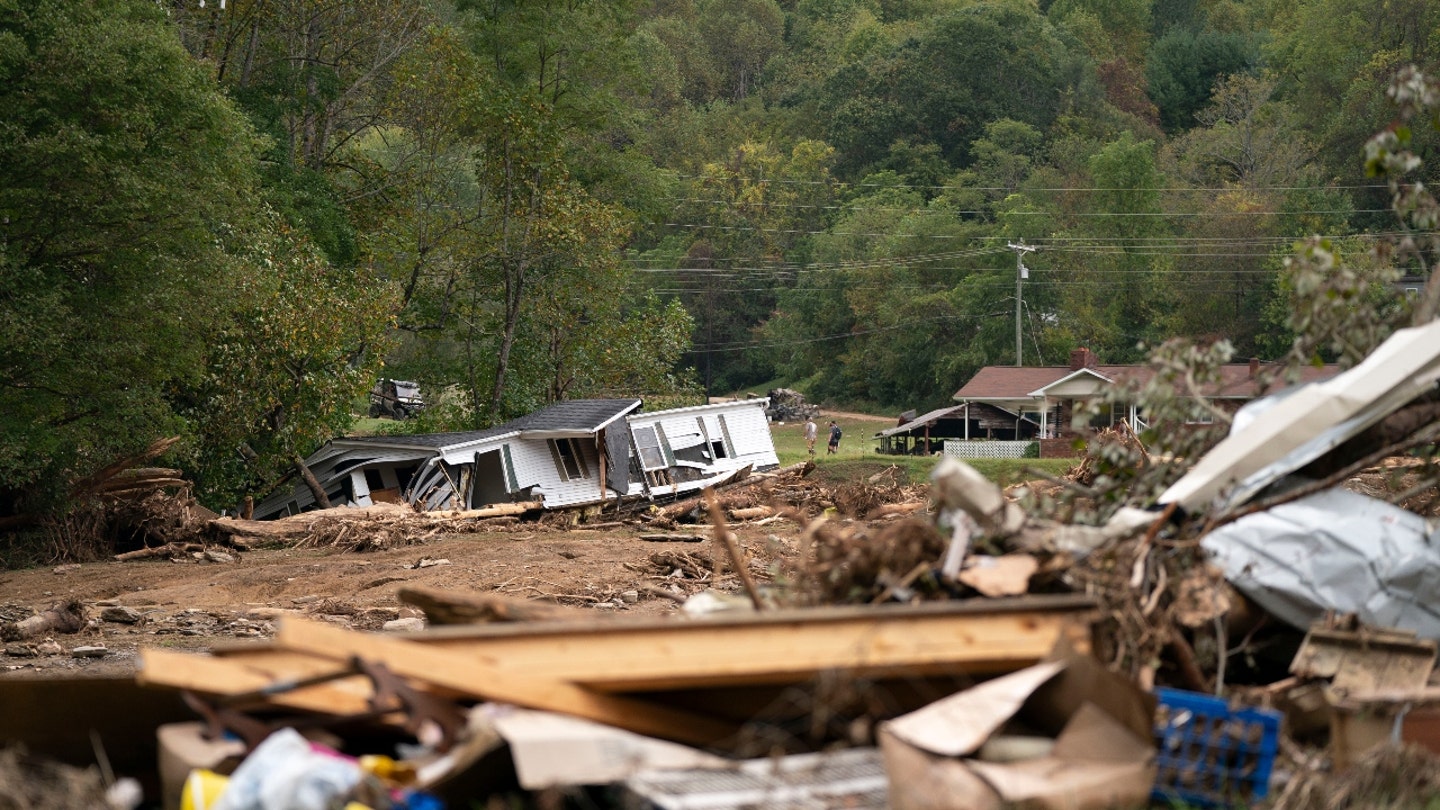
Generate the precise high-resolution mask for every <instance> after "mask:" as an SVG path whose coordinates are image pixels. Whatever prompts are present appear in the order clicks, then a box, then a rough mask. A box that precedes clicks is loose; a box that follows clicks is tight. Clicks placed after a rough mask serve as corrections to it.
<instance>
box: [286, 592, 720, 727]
mask: <svg viewBox="0 0 1440 810" xmlns="http://www.w3.org/2000/svg"><path fill="white" fill-rule="evenodd" d="M275 641H276V643H277V644H279V645H280V646H281V647H284V648H287V649H292V650H301V651H305V652H309V653H313V654H315V655H323V656H327V657H329V658H334V659H338V660H349V659H350V658H352V657H355V656H358V657H360V658H364V659H366V660H373V661H379V662H381V663H383V664H385V665H386V666H387V667H389V668H390V669H391V670H392V671H394V672H395V673H397V674H399V675H402V676H404V677H407V678H412V679H415V680H419V681H422V682H424V683H430V684H435V685H437V686H442V687H445V688H448V689H454V690H456V691H459V692H463V693H466V694H469V695H472V696H474V697H476V698H479V699H481V700H493V701H499V702H503V703H513V704H515V705H518V706H525V707H528V708H534V709H546V710H549V711H555V712H561V713H564V714H570V715H574V716H576V717H583V718H586V719H588V720H595V721H597V722H601V723H606V724H608V725H612V726H615V727H617V728H623V729H628V730H630V731H634V732H637V733H640V734H648V735H650V736H653V737H661V738H664V739H670V740H678V741H681V742H686V743H691V744H694V745H711V744H713V743H715V742H717V741H719V740H722V739H725V738H727V737H729V736H731V735H732V734H734V732H735V730H736V728H735V726H733V725H731V724H729V723H723V722H720V721H718V720H714V719H712V718H709V717H705V716H703V715H698V714H694V713H692V712H686V711H681V710H678V709H671V708H668V707H665V706H658V705H655V704H652V703H647V702H645V701H641V700H636V699H633V698H627V697H620V696H616V695H606V694H602V693H599V692H595V691H592V690H589V689H585V688H583V687H579V686H576V685H574V684H572V683H569V682H567V681H565V680H560V679H555V678H547V677H541V676H537V675H535V674H534V673H530V672H526V671H524V670H516V669H505V668H501V667H497V666H494V665H493V664H491V663H489V662H486V661H483V660H480V659H477V658H476V657H473V656H469V655H466V654H464V653H463V652H456V651H453V650H446V649H443V648H439V647H435V646H432V645H425V644H420V643H417V642H415V641H408V640H405V639H402V638H398V637H394V636H382V635H377V634H373V633H357V632H353V631H349V630H341V629H339V628H337V627H332V626H329V625H325V624H320V623H317V622H312V621H305V620H302V619H294V618H289V619H285V620H283V621H282V622H281V623H280V630H279V632H278V633H277V634H276V636H275ZM572 672H574V670H572Z"/></svg>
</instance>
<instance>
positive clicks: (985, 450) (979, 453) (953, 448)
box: [945, 439, 1034, 458]
mask: <svg viewBox="0 0 1440 810" xmlns="http://www.w3.org/2000/svg"><path fill="white" fill-rule="evenodd" d="M1031 444H1034V442H998V441H974V442H967V441H964V440H963V439H946V440H945V455H947V456H950V457H952V458H1024V457H1025V449H1026V448H1028V447H1029V446H1030V445H1031Z"/></svg>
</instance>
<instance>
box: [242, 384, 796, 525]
mask: <svg viewBox="0 0 1440 810" xmlns="http://www.w3.org/2000/svg"><path fill="white" fill-rule="evenodd" d="M767 404H768V400H765V399H756V400H745V401H740V402H725V403H717V404H713V405H698V406H693V407H688V408H676V409H671V410H664V411H655V412H650V413H646V412H643V411H641V410H640V408H641V401H640V400H638V399H631V400H609V399H592V400H570V401H566V402H560V403H557V404H554V405H551V406H549V407H547V408H545V409H543V410H540V411H536V412H535V413H531V414H529V415H527V416H523V417H521V418H519V419H516V420H514V421H511V422H507V423H505V424H503V425H499V426H497V427H494V428H490V429H488V430H481V431H469V432H460V433H434V434H422V435H412V436H375V437H370V438H344V439H335V440H333V441H331V442H330V443H329V444H327V445H325V447H323V448H321V449H320V450H319V451H317V452H316V453H314V454H312V455H311V456H310V458H309V459H307V460H306V466H307V467H308V468H309V469H310V471H311V472H312V473H313V474H314V476H315V477H316V479H317V480H318V481H319V484H320V486H321V487H322V488H323V489H324V490H325V491H326V494H327V496H328V497H329V499H330V503H331V504H332V505H337V506H339V505H351V506H371V505H372V504H374V503H376V502H389V503H398V502H402V501H403V502H405V503H409V504H411V505H413V506H414V507H415V508H416V509H418V510H420V511H437V510H467V509H480V508H483V507H487V506H495V505H501V504H528V505H533V506H534V507H535V508H545V509H559V508H566V507H575V506H583V505H587V504H598V503H603V502H605V501H613V500H626V499H632V498H655V497H658V496H673V495H679V494H682V493H686V492H698V491H699V490H701V489H703V488H704V487H706V486H708V485H711V484H714V483H716V482H717V481H720V480H722V479H724V478H726V477H727V476H731V475H735V474H739V473H741V472H742V471H744V470H746V469H750V470H755V471H761V470H768V469H772V468H774V467H777V466H779V463H780V462H779V459H778V458H777V457H776V455H775V447H774V444H773V443H772V442H771V439H770V428H769V424H768V423H767V421H766V417H765V408H766V405H767ZM315 507H316V502H315V497H314V495H313V494H312V493H311V492H310V490H309V489H308V488H307V487H306V486H304V485H303V484H299V483H296V484H295V485H293V486H291V487H289V488H282V490H281V491H280V492H278V493H276V494H273V495H271V496H270V497H268V498H266V499H265V500H264V501H262V502H261V503H259V504H257V505H256V508H255V513H254V516H255V518H256V519H259V520H265V519H270V518H276V517H282V516H285V515H292V514H297V513H299V512H302V511H306V510H309V509H313V508H315Z"/></svg>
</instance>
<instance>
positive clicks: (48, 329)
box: [0, 0, 1440, 516]
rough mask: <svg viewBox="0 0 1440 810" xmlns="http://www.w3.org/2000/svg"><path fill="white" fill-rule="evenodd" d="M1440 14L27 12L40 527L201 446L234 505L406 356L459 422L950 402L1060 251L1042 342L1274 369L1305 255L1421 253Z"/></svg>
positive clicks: (24, 133) (31, 418)
mask: <svg viewBox="0 0 1440 810" xmlns="http://www.w3.org/2000/svg"><path fill="white" fill-rule="evenodd" d="M1437 20H1440V10H1436V9H1433V8H1432V7H1431V4H1430V3H1427V2H1426V0H1386V1H1385V2H1381V1H1380V0H1360V1H1359V2H1353V1H1352V0H1345V1H1344V2H1341V0H1253V1H1250V2H1244V1H1242V0H1153V1H1152V0H1053V1H1052V0H1040V2H1036V0H980V1H978V2H977V1H975V0H784V1H783V2H782V1H781V0H649V2H644V1H642V0H548V1H546V0H454V1H453V2H452V1H451V0H429V1H425V0H228V1H227V2H224V3H221V2H220V0H209V2H203V3H202V2H200V0H184V1H183V2H182V1H180V0H176V2H163V3H157V2H155V0H94V2H85V3H76V2H70V1H69V0H0V109H3V110H4V115H3V116H0V273H3V277H4V279H5V283H4V285H3V293H0V332H3V335H4V337H3V338H0V368H3V370H4V376H3V386H0V391H3V392H4V393H3V395H0V516H5V515H19V514H33V513H35V512H37V511H43V510H44V509H45V508H47V507H48V506H50V505H54V504H59V503H63V502H64V501H65V499H66V497H67V494H68V493H69V492H71V491H72V486H73V484H74V483H75V482H76V481H77V480H80V479H83V478H84V477H85V476H86V475H89V474H91V473H93V472H94V471H96V470H97V469H100V468H102V467H104V466H105V465H106V464H109V463H111V462H113V461H115V460H116V459H118V458H123V457H126V456H128V455H132V454H134V453H137V452H138V451H140V450H141V449H143V448H144V447H146V446H147V445H149V444H151V442H153V441H155V440H156V439H159V438H162V437H166V436H179V437H180V438H181V441H180V443H179V444H177V445H176V447H175V449H173V450H172V451H171V454H172V457H173V458H174V459H175V460H176V463H178V464H182V465H183V466H184V467H185V468H186V470H187V472H188V473H190V474H191V475H193V476H194V477H195V479H196V481H197V482H198V484H199V486H200V489H201V492H202V494H203V495H204V498H205V500H206V501H207V502H209V503H212V504H213V505H215V506H216V507H217V508H218V507H221V506H225V505H230V504H234V503H235V502H236V499H237V498H239V497H241V496H243V495H245V494H250V493H256V492H261V491H263V490H264V488H265V487H266V486H268V485H269V484H270V483H272V482H273V481H274V480H275V479H276V477H277V476H279V475H281V474H283V473H284V472H285V471H286V470H287V469H288V468H289V467H290V465H292V464H293V463H294V462H295V460H296V459H297V458H298V457H299V456H303V455H304V454H306V453H308V452H310V451H311V450H313V449H314V448H315V447H316V446H318V444H319V443H321V442H323V441H324V440H326V439H327V438H329V437H331V436H333V435H336V434H337V433H338V432H339V431H342V430H344V429H345V428H346V426H347V425H348V424H349V421H350V418H351V416H350V414H351V410H352V406H353V405H354V403H356V402H357V401H363V395H364V392H365V390H366V389H367V388H368V387H369V386H370V385H371V384H372V383H373V382H374V380H375V379H376V378H377V377H378V376H382V375H383V376H391V377H401V378H408V379H417V380H419V381H421V383H422V385H423V386H424V388H425V390H427V391H429V392H433V393H434V394H436V395H438V394H440V393H441V392H444V398H443V401H442V402H440V403H439V404H438V407H435V408H433V409H432V412H431V415H430V416H429V417H427V418H429V419H430V420H431V425H430V426H431V427H436V428H438V427H452V428H456V427H469V426H483V425H488V424H494V423H497V422H499V421H502V420H505V419H508V418H511V417H514V416H516V415H518V414H521V413H524V412H527V411H529V410H532V409H534V408H535V407H537V406H539V405H542V404H544V403H546V402H549V401H553V400H556V399H562V398H573V397H586V396H607V395H626V396H646V397H650V398H656V399H660V398H670V399H673V400H676V401H685V400H686V399H687V398H688V399H689V400H690V401H698V400H697V399H696V398H698V397H700V396H703V394H704V393H706V392H709V393H729V392H733V391H735V390H739V389H743V388H745V387H746V386H754V385H757V384H763V383H764V382H766V381H769V380H774V379H781V380H784V381H786V382H788V383H790V384H792V385H796V386H799V387H802V388H804V389H805V390H806V391H807V393H809V394H810V395H811V396H812V398H815V399H822V400H825V399H828V400H831V401H838V402H871V403H874V404H877V405H881V406H885V407H895V408H897V409H899V408H909V407H927V406H932V405H937V404H940V403H943V402H945V401H946V400H947V399H948V397H949V396H950V394H951V393H953V392H954V390H955V389H956V388H958V387H959V386H960V385H961V384H962V383H963V382H964V381H965V380H966V379H967V378H968V377H969V376H970V375H971V374H972V373H973V372H974V371H975V370H976V369H978V368H979V367H980V366H982V365H986V364H1010V363H1014V362H1016V359H1017V358H1016V356H1015V355H1016V322H1017V317H1016V313H1017V297H1016V293H1017V275H1018V261H1019V260H1021V258H1022V256H1023V262H1024V265H1025V267H1026V269H1027V271H1028V277H1027V278H1025V279H1024V280H1023V282H1022V283H1021V286H1020V287H1019V288H1018V289H1019V291H1020V296H1019V301H1018V303H1019V304H1020V307H1019V323H1020V332H1021V338H1022V345H1023V361H1024V362H1025V363H1027V364H1038V363H1052V364H1053V363H1059V362H1062V361H1063V358H1065V357H1066V355H1067V353H1068V351H1069V350H1070V349H1071V348H1073V347H1075V346H1079V345H1085V346H1088V347H1089V348H1091V349H1092V350H1094V351H1095V352H1096V353H1097V354H1098V355H1099V356H1100V357H1101V358H1103V359H1104V361H1106V362H1127V361H1134V360H1138V359H1140V358H1141V357H1142V356H1143V352H1144V349H1143V348H1142V347H1144V346H1154V345H1156V344H1158V343H1159V342H1161V341H1163V340H1165V339H1167V338H1170V337H1176V336H1181V337H1189V338H1193V339H1196V340H1198V341H1202V342H1204V341H1212V340H1225V341H1228V342H1229V343H1230V344H1231V345H1232V346H1233V348H1234V352H1235V353H1236V355H1237V356H1239V357H1242V358H1243V357H1249V356H1259V357H1264V358H1271V357H1276V356H1278V355H1280V354H1282V353H1284V352H1285V350H1286V349H1288V348H1289V347H1290V345H1291V335H1290V334H1289V330H1290V329H1291V328H1293V321H1292V320H1291V319H1290V318H1289V317H1288V316H1289V315H1290V312H1291V310H1292V307H1291V304H1290V301H1291V297H1292V295H1295V294H1296V293H1297V291H1296V290H1294V289H1293V284H1292V283H1291V281H1289V280H1288V277H1287V274H1286V273H1285V271H1284V258H1285V257H1286V256H1287V255H1290V254H1292V253H1294V251H1295V249H1296V244H1297V242H1299V241H1300V240H1301V239H1303V238H1305V237H1309V236H1312V235H1320V236H1323V237H1325V239H1326V241H1324V242H1322V243H1316V244H1320V245H1323V253H1324V256H1325V257H1326V258H1325V261H1326V262H1328V261H1330V260H1331V258H1335V259H1336V260H1337V261H1338V263H1339V264H1341V265H1343V266H1344V267H1345V268H1346V272H1347V273H1351V274H1355V275H1356V276H1357V277H1361V278H1364V279H1374V280H1376V281H1379V282H1385V281H1387V280H1388V279H1390V278H1393V277H1394V276H1397V275H1399V274H1400V273H1402V272H1423V267H1422V266H1415V267H1410V266H1407V265H1405V264H1404V262H1396V261H1385V260H1376V259H1374V258H1372V254H1371V249H1372V247H1373V246H1374V245H1375V243H1376V241H1377V240H1380V239H1384V238H1387V237H1393V236H1396V235H1397V233H1398V231H1397V229H1398V228H1399V225H1398V224H1397V219H1396V218H1395V216H1394V214H1393V212H1392V211H1391V208H1390V194H1389V191H1388V190H1387V188H1386V187H1385V185H1384V184H1383V182H1381V181H1378V180H1376V179H1374V178H1372V177H1368V176H1367V174H1366V171H1365V163H1364V155H1363V153H1364V146H1365V143H1366V140H1367V139H1368V138H1369V137H1370V136H1371V135H1372V134H1373V133H1374V132H1376V131H1377V130H1380V129H1383V128H1384V127H1385V126H1386V125H1387V123H1388V122H1389V121H1391V120H1392V118H1394V116H1395V112H1394V111H1393V109H1392V108H1391V106H1390V104H1389V101H1388V100H1387V98H1386V94H1385V90H1386V87H1387V86H1388V85H1389V83H1390V81H1391V79H1392V78H1393V76H1394V75H1395V74H1396V72H1397V71H1398V70H1399V69H1400V68H1402V67H1403V66H1406V65H1409V64H1416V65H1418V66H1420V67H1421V68H1422V69H1426V68H1430V67H1433V66H1434V62H1435V60H1436V53H1437V46H1440V38H1437V32H1436V22H1437ZM1405 134H1406V135H1408V134H1409V131H1408V130H1406V132H1405ZM1414 138H1415V141H1414V146H1415V147H1416V148H1417V150H1418V152H1419V154H1420V155H1422V156H1424V155H1425V154H1426V153H1427V151H1428V150H1429V149H1431V148H1432V147H1433V145H1434V144H1435V143H1436V140H1435V133H1434V132H1433V130H1432V129H1431V128H1429V127H1417V129H1416V131H1415V133H1414ZM1021 245H1023V246H1024V247H1025V248H1027V249H1028V248H1033V249H1034V250H1033V252H1031V251H1028V250H1022V249H1021V248H1020V247H1019V246H1021ZM1312 255H1313V252H1312ZM1349 288H1351V289H1362V290H1363V289H1365V286H1364V285H1363V284H1359V285H1350V287H1349ZM1370 289H1371V293H1370V294H1372V295H1385V294H1388V291H1389V289H1390V288H1389V286H1388V284H1386V283H1380V284H1378V285H1376V286H1373V287H1371V288H1370ZM1300 292H1303V291H1300Z"/></svg>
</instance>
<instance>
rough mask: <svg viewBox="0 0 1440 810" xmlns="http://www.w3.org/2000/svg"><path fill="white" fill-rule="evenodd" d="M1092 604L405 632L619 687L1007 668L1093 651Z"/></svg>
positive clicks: (817, 611)
mask: <svg viewBox="0 0 1440 810" xmlns="http://www.w3.org/2000/svg"><path fill="white" fill-rule="evenodd" d="M1094 615H1095V614H1094V603H1093V602H1091V601H1090V600H1089V599H1088V598H1086V597H1083V596H1070V595H1064V596H1030V597H1019V598H1015V599H972V600H965V601H955V602H930V603H925V604H921V605H873V606H865V607H835V608H811V609H799V610H776V611H768V612H765V613H746V614H740V615H736V616H727V615H725V614H716V615H712V616H710V617H705V618H699V619H691V620H663V619H647V620H637V621H608V622H607V621H603V620H592V621H588V622H583V623H575V622H547V623H545V624H537V625H513V624H512V625H489V626H472V627H440V628H435V629H432V630H429V631H426V632H425V633H422V634H417V635H415V636H412V638H414V639H416V640H418V641H422V642H423V643H424V644H426V645H427V646H435V647H441V648H444V649H446V650H450V651H454V652H457V653H461V654H463V655H466V656H469V657H470V658H471V659H473V660H475V661H477V662H479V663H483V664H485V665H487V666H492V667H495V668H497V669H499V670H502V671H510V672H516V673H525V674H527V675H530V676H534V677H536V678H552V679H567V680H572V681H574V682H575V683H577V684H581V685H584V686H587V687H590V688H593V689H596V690H599V691H605V692H625V691H638V690H659V689H687V688H697V687H707V686H725V685H736V684H766V683H770V684H778V683H801V682H805V681H808V680H810V679H813V678H814V677H815V676H816V675H818V674H819V673H821V672H826V671H832V670H843V671H847V672H851V673H853V674H856V675H862V676H866V677H886V676H894V675H902V674H906V673H910V674H924V675H941V674H994V673H1001V672H1010V671H1013V670H1016V669H1021V668H1023V667H1027V666H1030V665H1032V664H1035V663H1037V662H1038V661H1040V660H1041V659H1043V658H1044V657H1045V656H1046V655H1048V654H1049V653H1050V651H1051V650H1052V648H1053V647H1054V646H1055V643H1056V642H1057V641H1058V640H1060V639H1061V638H1062V637H1063V638H1066V639H1069V640H1070V641H1071V643H1072V645H1073V646H1075V647H1076V648H1077V649H1079V650H1080V651H1088V650H1089V644H1090V627H1089V625H1090V622H1091V621H1092V620H1093V618H1094Z"/></svg>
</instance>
